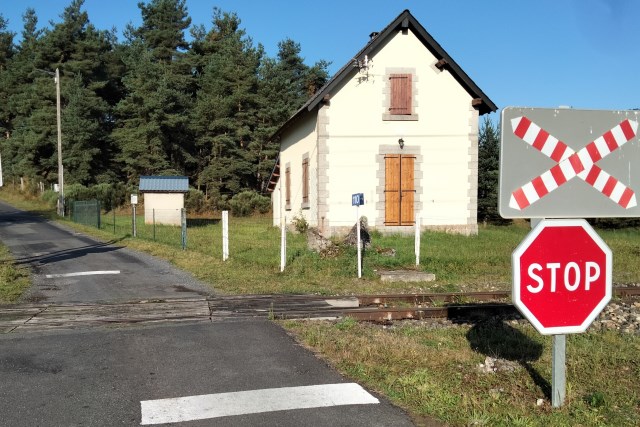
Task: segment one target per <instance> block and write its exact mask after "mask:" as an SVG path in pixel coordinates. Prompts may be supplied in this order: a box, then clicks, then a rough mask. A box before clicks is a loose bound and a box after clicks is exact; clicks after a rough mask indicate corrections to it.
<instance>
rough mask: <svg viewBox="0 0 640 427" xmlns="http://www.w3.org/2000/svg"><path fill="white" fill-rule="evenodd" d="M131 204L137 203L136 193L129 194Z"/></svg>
mask: <svg viewBox="0 0 640 427" xmlns="http://www.w3.org/2000/svg"><path fill="white" fill-rule="evenodd" d="M131 204H132V205H137V204H138V195H137V194H132V195H131Z"/></svg>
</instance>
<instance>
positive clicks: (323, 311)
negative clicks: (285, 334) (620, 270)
mask: <svg viewBox="0 0 640 427" xmlns="http://www.w3.org/2000/svg"><path fill="white" fill-rule="evenodd" d="M614 294H615V296H616V297H618V298H622V299H625V298H638V297H640V287H618V288H615V290H614ZM510 298H511V295H510V292H504V291H495V292H470V293H425V294H396V295H358V296H349V297H326V296H316V295H234V296H215V297H209V298H204V297H203V298H192V299H189V298H185V299H171V300H148V301H131V302H124V303H105V304H26V305H16V306H4V307H1V306H0V333H10V332H14V331H29V330H44V329H60V328H64V329H75V328H87V327H95V326H114V327H117V326H124V325H133V324H148V323H166V322H195V321H203V322H204V321H206V322H212V321H214V322H215V321H224V320H230V319H233V320H238V319H252V318H260V317H263V318H264V317H266V318H271V319H302V318H316V319H318V318H339V317H345V316H350V317H353V318H354V319H357V320H360V321H372V322H388V321H392V320H403V319H427V318H448V319H464V320H479V319H486V318H489V317H495V316H515V315H517V310H516V309H515V307H514V306H513V305H512V304H511V303H510Z"/></svg>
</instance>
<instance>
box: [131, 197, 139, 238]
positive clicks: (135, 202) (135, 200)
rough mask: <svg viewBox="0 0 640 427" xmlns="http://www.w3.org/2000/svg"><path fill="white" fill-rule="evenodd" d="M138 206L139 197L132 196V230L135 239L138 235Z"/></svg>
mask: <svg viewBox="0 0 640 427" xmlns="http://www.w3.org/2000/svg"><path fill="white" fill-rule="evenodd" d="M137 204H138V195H137V194H132V195H131V207H132V208H133V218H132V226H131V227H132V228H133V237H136V235H137V227H136V205H137Z"/></svg>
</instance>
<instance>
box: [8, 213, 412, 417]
mask: <svg viewBox="0 0 640 427" xmlns="http://www.w3.org/2000/svg"><path fill="white" fill-rule="evenodd" d="M0 239H1V240H2V242H3V243H4V244H5V245H7V246H9V248H10V249H11V250H12V251H13V253H14V255H15V256H16V258H17V259H18V260H19V262H21V263H25V264H27V265H29V266H31V267H32V268H33V271H34V286H33V289H32V290H31V292H30V293H29V298H30V299H31V300H32V301H40V302H43V303H46V304H55V303H56V302H60V303H69V302H82V303H86V302H96V301H112V302H115V301H122V300H127V301H130V300H132V299H134V300H135V299H151V298H154V299H155V298H163V299H168V300H170V299H171V297H179V298H185V297H186V298H189V297H193V298H194V299H195V298H200V299H202V294H205V293H207V292H208V289H209V288H207V287H206V286H204V285H202V284H200V283H198V282H196V281H195V280H194V279H193V278H192V277H191V276H189V275H188V274H186V273H184V272H181V271H179V270H177V269H175V268H174V267H172V266H171V265H169V264H168V263H166V262H164V261H161V260H156V259H154V258H152V257H149V256H147V255H143V254H139V253H137V252H134V251H130V250H127V249H125V248H122V247H119V246H118V245H117V242H115V243H111V244H104V243H102V242H98V241H95V240H93V239H89V238H87V237H85V236H81V235H78V234H77V233H75V232H73V231H70V230H66V229H64V228H62V227H59V226H57V225H55V224H51V223H49V222H47V221H43V220H40V219H38V218H36V217H33V216H31V215H28V214H26V213H24V212H20V211H17V210H15V209H13V208H11V207H9V206H7V205H6V204H3V203H0ZM114 271H119V273H118V274H90V275H80V276H78V275H74V276H68V274H69V273H71V274H78V273H83V274H84V273H87V274H88V272H93V273H95V272H114ZM60 275H63V276H60ZM65 275H66V276H65ZM47 276H49V277H47ZM19 331H20V330H19V329H17V330H16V331H14V332H12V333H6V334H2V335H0V379H1V380H0V426H17V427H20V426H29V427H33V426H117V425H123V426H135V425H140V424H141V423H145V425H175V426H185V427H186V426H329V425H330V426H411V425H413V423H412V421H411V420H410V418H409V417H408V416H407V415H406V413H404V412H403V411H402V410H400V409H399V408H397V407H394V406H393V405H391V404H390V403H389V402H387V401H386V400H385V399H383V398H381V397H380V396H377V395H375V394H374V393H372V392H370V391H369V392H367V391H366V390H363V389H361V387H360V386H358V385H357V384H351V381H349V380H348V379H345V378H343V377H342V376H341V375H340V374H338V373H337V372H336V371H334V370H333V369H331V368H330V367H328V366H327V365H326V364H325V363H324V362H322V361H321V360H320V359H318V358H316V357H315V356H314V355H313V354H312V353H311V352H309V351H308V350H306V349H304V348H302V347H301V346H299V345H298V344H296V342H295V341H294V340H293V339H292V338H291V337H290V336H288V335H287V334H286V332H285V331H284V330H282V329H281V328H280V327H278V326H277V325H276V324H274V323H272V322H269V321H267V320H265V319H256V320H246V319H244V320H224V321H210V320H207V319H206V318H205V319H204V320H202V321H200V322H198V323H163V322H160V323H159V324H157V325H147V326H144V327H142V326H133V327H132V326H128V327H122V328H109V327H92V328H87V329H80V330H66V331H65V330H62V331H61V330H44V331H36V332H33V331H31V332H28V333H24V332H19ZM354 386H355V387H357V388H358V389H361V390H362V392H361V393H360V394H358V393H354V395H355V394H357V395H358V396H360V395H361V394H362V393H364V394H365V395H366V396H365V397H366V399H365V400H363V401H362V402H357V403H356V404H346V403H345V402H352V401H357V396H356V397H353V396H349V395H347V393H346V392H341V393H336V394H335V395H334V394H331V393H333V391H331V392H328V391H326V390H336V387H337V388H339V389H340V390H343V389H345V390H353V388H354ZM308 389H313V390H316V389H320V390H322V391H323V393H324V394H325V395H323V396H321V397H322V399H323V403H322V404H308V405H307V406H304V404H303V403H304V402H309V401H310V400H311V401H312V400H313V398H317V396H315V395H313V396H311V397H309V396H307V395H305V393H307V392H306V391H305V390H308ZM312 394H313V393H312ZM273 396H279V397H278V398H277V399H274V398H273ZM352 398H353V399H352ZM160 399H170V400H168V401H167V400H162V401H161V402H159V403H158V400H160ZM198 399H199V400H198ZM252 399H253V400H252ZM351 399H352V400H351ZM274 400H277V401H274ZM372 400H373V401H375V402H372ZM269 401H270V403H269ZM149 402H151V403H153V404H156V406H158V407H159V408H160V409H161V411H160V413H158V412H157V411H156V412H150V411H149V410H148V406H145V405H148V404H149ZM189 402H200V403H199V404H195V405H192V406H190V407H189V406H188V404H189ZM181 405H182V406H181ZM269 405H270V406H269ZM176 408H177V409H176ZM252 408H253V412H252ZM255 408H259V411H261V412H259V413H256V409H255ZM207 411H208V412H207ZM216 411H218V412H216ZM203 413H206V415H201V414H203ZM150 414H151V415H150ZM212 414H213V415H212ZM216 414H233V415H224V416H223V415H216ZM154 416H158V418H154ZM162 416H175V417H177V418H175V419H176V420H179V421H175V422H166V423H165V424H162V421H158V420H162V419H163V418H162ZM167 419H169V418H167Z"/></svg>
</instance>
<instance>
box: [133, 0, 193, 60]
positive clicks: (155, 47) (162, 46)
mask: <svg viewBox="0 0 640 427" xmlns="http://www.w3.org/2000/svg"><path fill="white" fill-rule="evenodd" d="M138 8H140V11H141V12H142V26H141V27H140V28H138V29H137V30H135V32H134V34H135V35H136V36H138V37H139V38H140V39H141V40H142V41H143V42H144V43H145V45H146V46H147V47H149V48H150V49H151V50H152V52H153V57H154V58H155V59H157V60H159V61H161V62H164V63H170V62H172V61H173V60H174V59H175V55H176V52H178V51H181V50H186V49H187V48H188V47H189V44H188V43H187V42H186V41H185V38H184V31H185V30H186V29H187V28H189V25H191V18H190V17H189V15H188V13H187V7H186V0H152V1H151V2H150V3H149V4H144V3H142V2H140V3H138Z"/></svg>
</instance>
